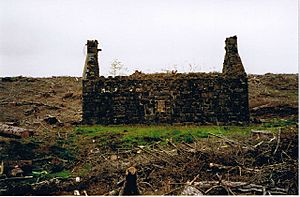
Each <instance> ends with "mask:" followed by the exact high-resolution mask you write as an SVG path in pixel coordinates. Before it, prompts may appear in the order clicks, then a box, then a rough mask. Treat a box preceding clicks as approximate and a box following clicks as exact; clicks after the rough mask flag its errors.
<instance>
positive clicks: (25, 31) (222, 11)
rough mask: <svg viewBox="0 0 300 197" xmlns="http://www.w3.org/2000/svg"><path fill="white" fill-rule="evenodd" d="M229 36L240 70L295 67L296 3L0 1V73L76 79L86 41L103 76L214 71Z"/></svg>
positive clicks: (294, 0) (228, 0) (282, 0)
mask: <svg viewBox="0 0 300 197" xmlns="http://www.w3.org/2000/svg"><path fill="white" fill-rule="evenodd" d="M233 35H237V36H238V47H239V54H240V56H241V58H242V62H243V64H244V66H245V69H246V72H247V73H259V74H263V73H267V72H273V73H296V72H298V1H297V0H226V1H225V0H97V1H96V0H94V1H92V0H89V1H88V0H22V1H20V0H19V1H17V0H0V76H17V75H23V76H59V75H69V76H81V75H82V70H83V65H84V60H85V54H84V45H85V43H86V40H87V39H97V40H98V41H99V42H100V46H101V48H102V52H100V55H99V61H100V73H101V75H105V76H106V75H107V74H108V71H109V68H110V64H111V63H112V61H113V60H114V59H118V60H119V61H121V62H122V63H123V64H124V65H125V66H126V67H127V68H128V69H129V73H131V72H133V71H134V70H136V69H137V70H142V71H143V72H161V71H162V70H164V69H174V66H173V65H177V70H178V71H179V72H188V71H189V66H188V65H189V64H193V65H196V66H197V67H196V69H195V71H206V72H207V71H221V70H222V64H223V58H224V54H225V50H224V40H225V38H226V37H229V36H233ZM194 67H195V66H194Z"/></svg>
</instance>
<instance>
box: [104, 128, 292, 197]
mask: <svg viewBox="0 0 300 197" xmlns="http://www.w3.org/2000/svg"><path fill="white" fill-rule="evenodd" d="M294 129H295V128H294ZM256 134H257V132H255V135H253V136H252V138H250V139H248V140H242V141H235V140H232V139H228V138H226V137H224V136H220V135H215V134H210V137H209V138H208V139H207V141H206V143H203V140H201V142H200V141H198V140H197V139H196V138H195V139H194V143H191V144H188V143H184V142H182V143H180V144H175V143H173V142H172V141H168V146H161V145H159V143H155V144H153V145H152V146H147V147H145V146H139V147H136V148H134V149H131V150H130V153H128V152H127V153H126V154H136V153H144V154H140V156H139V161H143V162H142V163H141V162H140V164H138V165H136V166H135V167H136V168H137V169H138V185H139V189H140V191H141V192H142V194H144V195H148V194H152V195H153V194H154V195H180V194H183V195H193V194H194V195H285V194H290V195H291V194H293V195H295V194H298V133H297V130H294V131H293V129H292V128H291V129H290V130H289V129H288V130H285V131H281V130H279V131H278V132H277V133H275V134H272V135H269V133H267V135H265V134H264V132H262V135H259V136H257V135H256ZM131 156H132V155H131ZM136 158H137V157H136ZM137 163H139V162H137ZM120 179H122V178H120ZM117 186H118V185H117V184H116V185H114V186H113V187H114V188H113V189H115V188H117ZM113 191H115V190H113ZM107 194H108V195H109V194H110V193H107ZM112 194H115V193H114V192H113V193H112Z"/></svg>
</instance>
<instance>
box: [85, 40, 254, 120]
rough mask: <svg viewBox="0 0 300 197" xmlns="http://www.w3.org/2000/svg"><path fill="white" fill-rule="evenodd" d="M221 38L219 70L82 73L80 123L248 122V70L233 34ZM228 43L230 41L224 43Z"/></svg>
mask: <svg viewBox="0 0 300 197" xmlns="http://www.w3.org/2000/svg"><path fill="white" fill-rule="evenodd" d="M225 43H226V47H225V49H226V55H225V60H224V68H223V73H189V74H180V73H178V74H148V75H146V74H141V73H139V74H137V75H131V76H118V77H114V78H113V77H108V78H105V77H99V76H97V77H94V76H93V77H90V78H89V77H85V78H84V79H83V122H84V123H86V124H158V123H169V124H172V123H216V122H226V123H228V122H230V123H232V122H247V121H248V120H249V109H248V83H247V75H246V73H245V71H244V68H243V65H242V63H241V60H240V58H239V55H238V52H237V50H234V49H233V48H234V47H237V45H236V37H231V38H227V39H226V42H225ZM228 43H230V44H231V46H228ZM232 47H233V48H232ZM227 49H230V50H227ZM94 51H95V50H94ZM96 52H97V51H96ZM87 58H88V57H87ZM87 67H88V66H87ZM241 68H242V69H241Z"/></svg>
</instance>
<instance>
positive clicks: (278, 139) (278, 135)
mask: <svg viewBox="0 0 300 197" xmlns="http://www.w3.org/2000/svg"><path fill="white" fill-rule="evenodd" d="M280 133H281V129H279V131H278V134H277V144H276V148H275V150H274V152H273V155H275V154H276V152H277V150H278V148H279V144H280Z"/></svg>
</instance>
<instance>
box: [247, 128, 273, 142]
mask: <svg viewBox="0 0 300 197" xmlns="http://www.w3.org/2000/svg"><path fill="white" fill-rule="evenodd" d="M251 136H252V137H255V138H256V139H257V140H258V139H260V138H266V137H273V133H272V132H271V131H262V130H251Z"/></svg>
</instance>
